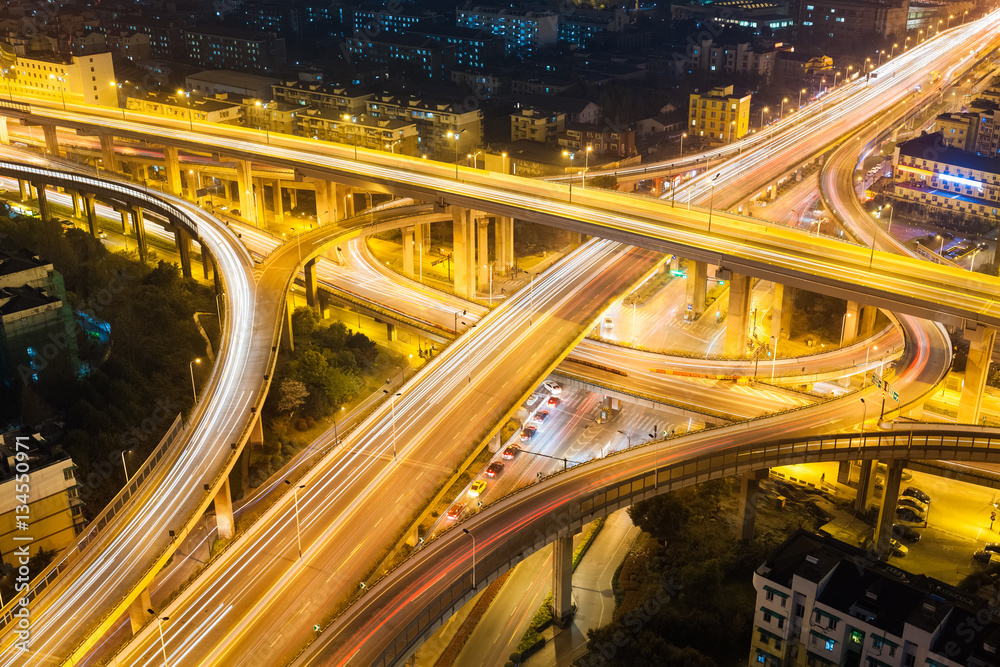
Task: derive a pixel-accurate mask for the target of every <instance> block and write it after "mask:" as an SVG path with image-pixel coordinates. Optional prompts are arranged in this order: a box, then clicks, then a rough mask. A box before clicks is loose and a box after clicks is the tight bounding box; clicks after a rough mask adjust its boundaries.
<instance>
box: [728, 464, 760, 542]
mask: <svg viewBox="0 0 1000 667" xmlns="http://www.w3.org/2000/svg"><path fill="white" fill-rule="evenodd" d="M767 475H768V469H767V468H764V469H763V470H754V471H752V472H746V473H743V474H742V475H740V499H739V509H738V511H737V515H736V525H737V526H738V527H739V531H740V539H741V540H752V539H753V531H754V522H755V520H756V518H757V496H759V495H760V480H762V479H767Z"/></svg>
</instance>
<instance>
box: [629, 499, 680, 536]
mask: <svg viewBox="0 0 1000 667" xmlns="http://www.w3.org/2000/svg"><path fill="white" fill-rule="evenodd" d="M628 515H629V517H630V518H631V519H632V523H634V524H635V525H636V526H637V527H638V528H639V529H641V530H644V531H646V532H647V533H649V534H650V535H652V536H653V537H655V538H656V539H658V540H661V541H672V540H675V539H677V538H679V537H680V536H682V535H683V534H684V532H685V527H686V525H687V522H688V518H689V516H690V510H689V509H688V508H687V505H686V504H685V503H684V502H683V500H682V499H681V498H679V497H677V495H676V494H673V493H668V494H665V495H662V496H656V497H654V498H650V499H649V500H643V501H640V502H638V503H636V504H635V505H632V506H631V507H629V508H628Z"/></svg>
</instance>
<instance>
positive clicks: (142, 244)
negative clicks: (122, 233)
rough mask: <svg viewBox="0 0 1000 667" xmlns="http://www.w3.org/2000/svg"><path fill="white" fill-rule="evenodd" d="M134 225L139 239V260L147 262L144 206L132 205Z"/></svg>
mask: <svg viewBox="0 0 1000 667" xmlns="http://www.w3.org/2000/svg"><path fill="white" fill-rule="evenodd" d="M132 225H133V227H134V228H135V237H136V239H138V241H139V261H140V262H143V263H145V262H146V226H145V224H144V223H143V219H142V208H140V207H139V206H133V207H132Z"/></svg>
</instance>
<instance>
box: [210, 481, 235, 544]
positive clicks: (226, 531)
mask: <svg viewBox="0 0 1000 667" xmlns="http://www.w3.org/2000/svg"><path fill="white" fill-rule="evenodd" d="M214 504H215V525H216V527H217V528H218V530H219V538H220V539H223V540H229V539H232V537H233V529H234V528H235V527H236V523H235V522H234V521H233V498H232V496H231V495H230V490H229V478H228V477H226V480H225V481H224V482H223V483H222V488H220V489H219V492H218V493H216V494H215V501H214Z"/></svg>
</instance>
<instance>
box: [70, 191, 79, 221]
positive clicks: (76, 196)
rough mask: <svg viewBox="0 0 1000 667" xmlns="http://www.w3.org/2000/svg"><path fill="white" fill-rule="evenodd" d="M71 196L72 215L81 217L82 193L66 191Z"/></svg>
mask: <svg viewBox="0 0 1000 667" xmlns="http://www.w3.org/2000/svg"><path fill="white" fill-rule="evenodd" d="M67 192H68V193H69V196H70V197H72V198H73V217H74V218H78V219H81V220H82V219H83V195H82V194H80V193H79V192H71V191H67Z"/></svg>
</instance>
